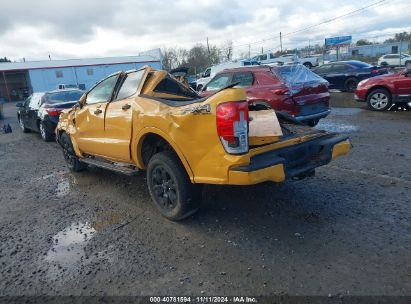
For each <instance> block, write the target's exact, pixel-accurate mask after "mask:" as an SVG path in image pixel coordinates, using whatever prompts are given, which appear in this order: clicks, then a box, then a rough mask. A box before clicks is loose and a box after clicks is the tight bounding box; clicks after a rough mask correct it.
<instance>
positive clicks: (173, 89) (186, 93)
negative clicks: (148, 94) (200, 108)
mask: <svg viewBox="0 0 411 304" xmlns="http://www.w3.org/2000/svg"><path fill="white" fill-rule="evenodd" d="M154 92H158V93H166V94H172V95H176V96H182V97H192V98H199V97H200V96H198V95H197V93H195V92H193V91H192V90H190V89H189V88H186V87H185V86H184V85H183V84H182V83H180V82H178V81H177V80H175V79H172V78H171V77H170V76H166V77H164V78H163V80H161V81H160V83H159V84H158V85H157V86H156V88H155V89H154Z"/></svg>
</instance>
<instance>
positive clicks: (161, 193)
mask: <svg viewBox="0 0 411 304" xmlns="http://www.w3.org/2000/svg"><path fill="white" fill-rule="evenodd" d="M147 185H148V190H149V192H150V196H151V198H152V200H153V202H154V205H155V206H156V207H157V209H158V210H159V211H160V213H161V215H163V216H164V217H166V218H167V219H169V220H171V221H180V220H182V219H185V218H187V217H188V216H190V215H192V214H193V213H195V212H196V211H197V210H198V209H199V205H200V201H201V186H199V185H195V184H192V183H191V181H190V179H189V177H188V175H187V172H186V171H185V169H184V167H183V165H182V164H181V162H180V159H179V158H178V156H177V155H176V154H175V153H174V152H172V151H164V152H160V153H157V154H155V155H154V156H153V157H152V158H151V159H150V161H149V163H148V166H147Z"/></svg>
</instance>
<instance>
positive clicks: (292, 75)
mask: <svg viewBox="0 0 411 304" xmlns="http://www.w3.org/2000/svg"><path fill="white" fill-rule="evenodd" d="M272 71H273V72H274V74H276V75H277V76H278V77H280V78H281V79H282V80H283V81H284V82H285V83H286V84H291V85H293V84H302V83H306V82H327V81H326V80H325V79H324V78H322V77H320V76H319V75H317V74H315V73H313V72H311V70H309V69H307V68H306V67H305V66H303V65H301V64H298V65H289V66H281V67H275V68H273V69H272Z"/></svg>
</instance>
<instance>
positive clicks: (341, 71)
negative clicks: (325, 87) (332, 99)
mask: <svg viewBox="0 0 411 304" xmlns="http://www.w3.org/2000/svg"><path fill="white" fill-rule="evenodd" d="M313 72H314V73H316V74H318V75H320V76H321V77H322V78H324V79H326V80H327V81H328V82H329V83H330V86H329V88H330V89H336V90H341V91H347V92H354V91H355V89H356V88H357V85H358V83H359V82H360V81H361V80H364V79H367V78H370V77H374V76H378V75H382V74H386V73H387V70H386V69H385V68H378V67H376V66H373V65H371V64H368V63H366V62H362V61H357V60H350V61H337V62H331V63H327V64H324V65H322V66H319V67H317V68H315V69H313Z"/></svg>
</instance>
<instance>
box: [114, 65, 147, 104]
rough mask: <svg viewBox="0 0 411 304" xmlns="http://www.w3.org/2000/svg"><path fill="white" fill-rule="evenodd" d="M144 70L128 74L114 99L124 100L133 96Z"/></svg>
mask: <svg viewBox="0 0 411 304" xmlns="http://www.w3.org/2000/svg"><path fill="white" fill-rule="evenodd" d="M143 74H144V70H143V71H138V72H132V73H128V74H127V75H126V79H125V80H124V81H123V84H122V85H121V88H120V90H119V91H118V94H117V98H116V99H124V98H127V97H130V96H131V95H134V94H135V93H136V92H137V88H138V85H139V84H140V81H141V78H142V77H143Z"/></svg>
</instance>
